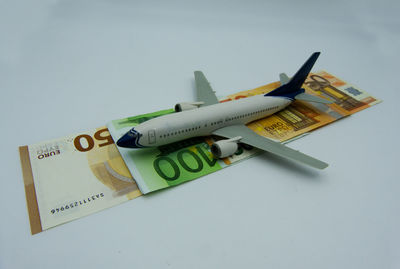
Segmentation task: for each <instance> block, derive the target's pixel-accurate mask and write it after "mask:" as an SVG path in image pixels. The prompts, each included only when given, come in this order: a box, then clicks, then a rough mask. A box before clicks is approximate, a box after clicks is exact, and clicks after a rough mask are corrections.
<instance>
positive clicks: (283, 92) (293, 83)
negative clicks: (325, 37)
mask: <svg viewBox="0 0 400 269" xmlns="http://www.w3.org/2000/svg"><path fill="white" fill-rule="evenodd" d="M319 55H320V52H314V53H313V54H312V55H311V56H310V58H308V60H307V61H306V62H305V63H304V64H303V66H302V67H301V68H300V69H299V70H298V71H297V73H296V74H295V75H294V76H293V77H292V78H291V79H290V80H289V82H288V83H286V84H284V85H282V86H280V87H278V88H276V89H275V90H273V91H271V92H269V93H267V94H265V95H264V96H279V97H286V98H289V99H291V100H294V98H295V97H296V95H298V94H300V93H304V92H305V90H304V89H303V88H302V87H301V86H302V85H303V83H304V81H305V80H306V78H307V76H308V73H310V71H311V68H312V67H313V66H314V64H315V62H316V61H317V59H318V56H319Z"/></svg>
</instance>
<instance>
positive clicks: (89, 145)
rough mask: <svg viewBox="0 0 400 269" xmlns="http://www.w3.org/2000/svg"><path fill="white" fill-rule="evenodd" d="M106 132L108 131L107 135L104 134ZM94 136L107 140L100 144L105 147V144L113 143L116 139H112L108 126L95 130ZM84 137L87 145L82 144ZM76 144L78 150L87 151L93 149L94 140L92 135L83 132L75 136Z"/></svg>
mask: <svg viewBox="0 0 400 269" xmlns="http://www.w3.org/2000/svg"><path fill="white" fill-rule="evenodd" d="M104 133H106V135H104ZM94 138H95V139H96V140H98V141H105V142H104V143H101V144H99V147H104V146H107V145H111V144H113V143H114V140H113V139H112V137H111V135H110V133H109V132H108V129H107V128H104V129H101V130H98V131H97V132H95V133H94ZM82 139H84V140H86V144H87V145H85V146H83V145H82V143H81V141H82ZM74 145H75V148H76V149H77V150H79V151H80V152H85V151H89V150H91V149H93V147H94V140H93V138H92V137H91V136H90V135H87V134H82V135H78V136H77V137H75V139H74Z"/></svg>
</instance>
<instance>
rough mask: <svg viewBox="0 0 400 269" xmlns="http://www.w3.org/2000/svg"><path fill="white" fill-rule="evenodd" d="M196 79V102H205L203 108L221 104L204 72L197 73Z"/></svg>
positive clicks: (195, 73)
mask: <svg viewBox="0 0 400 269" xmlns="http://www.w3.org/2000/svg"><path fill="white" fill-rule="evenodd" d="M194 79H195V81H196V93H197V100H196V101H199V102H204V104H203V105H201V106H209V105H214V104H218V103H219V102H218V98H217V96H216V95H215V92H214V91H213V89H212V88H211V86H210V83H209V82H208V81H207V79H206V77H205V76H204V74H203V72H201V71H195V72H194Z"/></svg>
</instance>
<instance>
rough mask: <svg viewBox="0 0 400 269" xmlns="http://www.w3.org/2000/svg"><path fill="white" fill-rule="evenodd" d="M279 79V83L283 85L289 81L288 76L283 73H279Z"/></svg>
mask: <svg viewBox="0 0 400 269" xmlns="http://www.w3.org/2000/svg"><path fill="white" fill-rule="evenodd" d="M279 80H280V81H281V85H285V84H287V83H288V82H289V80H290V79H289V77H288V76H287V75H286V74H285V73H281V74H279Z"/></svg>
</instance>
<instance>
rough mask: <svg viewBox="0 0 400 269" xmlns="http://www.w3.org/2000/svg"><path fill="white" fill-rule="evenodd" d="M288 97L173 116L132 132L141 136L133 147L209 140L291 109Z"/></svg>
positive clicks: (232, 103)
mask: <svg viewBox="0 0 400 269" xmlns="http://www.w3.org/2000/svg"><path fill="white" fill-rule="evenodd" d="M291 102H292V101H291V100H290V99H288V98H285V97H278V96H264V95H256V96H251V97H247V98H243V99H239V100H235V101H229V102H224V103H218V104H214V105H209V106H204V107H200V108H196V109H192V110H186V111H182V112H178V113H172V114H168V115H165V116H161V117H158V118H154V119H151V120H148V121H146V122H143V123H141V124H139V125H137V126H136V127H134V128H132V130H131V133H132V134H135V135H136V136H137V139H135V142H134V144H135V145H133V146H132V147H137V148H140V147H157V146H162V145H166V144H170V143H173V142H177V141H180V140H184V139H188V138H191V137H196V136H208V135H211V134H212V132H213V131H215V130H217V129H220V128H222V127H226V126H230V125H239V124H246V123H249V122H252V121H255V120H258V119H261V118H265V117H267V116H269V115H272V114H274V113H276V112H277V111H279V110H282V109H283V108H285V107H287V106H288V105H289V104H290V103H291Z"/></svg>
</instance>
